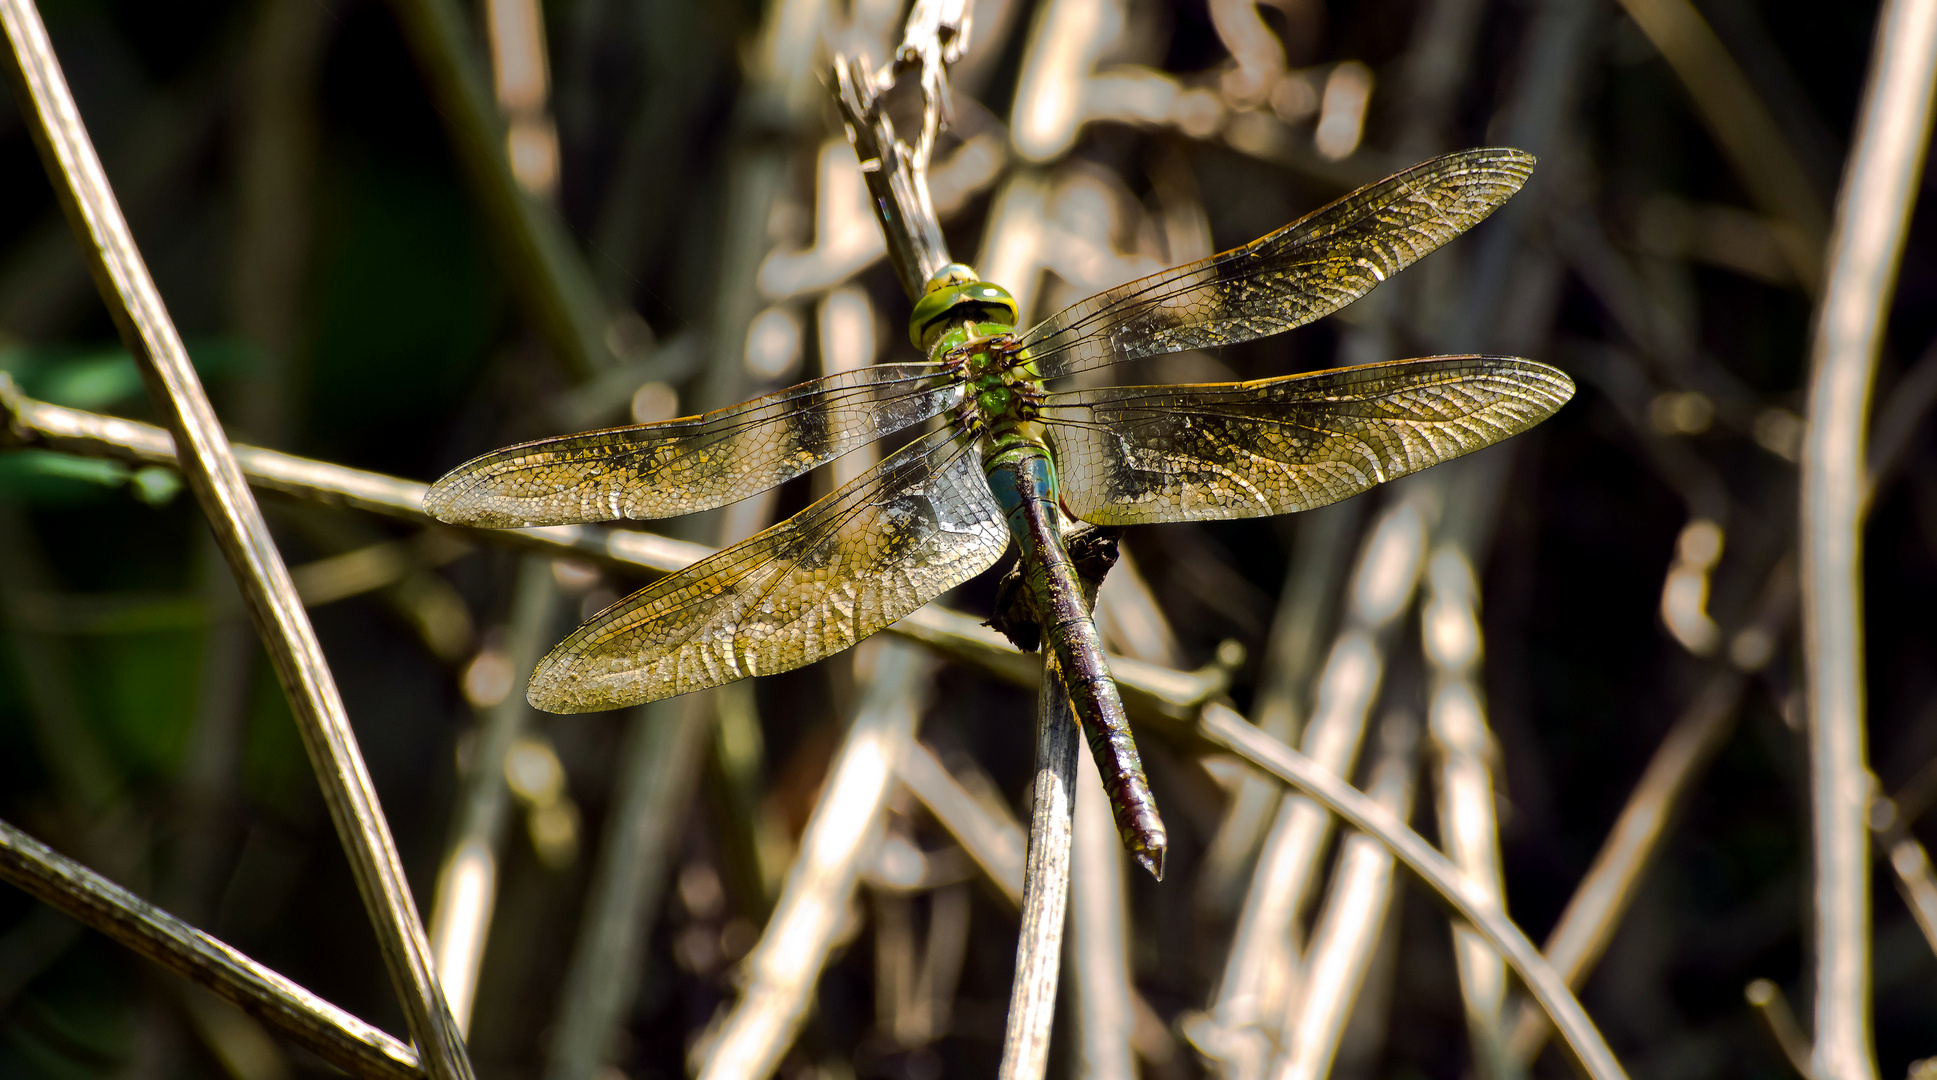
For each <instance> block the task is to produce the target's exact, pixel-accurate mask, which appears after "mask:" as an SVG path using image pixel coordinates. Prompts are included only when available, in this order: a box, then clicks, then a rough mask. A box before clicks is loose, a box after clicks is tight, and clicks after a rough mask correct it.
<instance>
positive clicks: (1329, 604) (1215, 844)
mask: <svg viewBox="0 0 1937 1080" xmlns="http://www.w3.org/2000/svg"><path fill="white" fill-rule="evenodd" d="M1363 501H1364V500H1361V499H1350V500H1347V501H1345V502H1342V503H1335V504H1333V505H1331V506H1326V507H1321V508H1320V509H1317V510H1311V511H1307V512H1305V513H1302V514H1299V515H1298V517H1297V523H1296V526H1295V528H1296V529H1297V534H1296V542H1295V543H1294V544H1293V546H1292V557H1291V559H1290V564H1291V565H1290V567H1289V568H1288V570H1287V572H1286V574H1285V587H1284V593H1283V595H1282V596H1280V597H1279V600H1278V612H1277V615H1276V616H1274V617H1273V619H1272V623H1271V636H1270V638H1269V639H1268V642H1267V644H1266V646H1265V654H1264V663H1263V664H1262V665H1261V667H1260V669H1259V672H1258V693H1257V698H1256V699H1255V702H1254V704H1253V705H1252V714H1253V718H1254V719H1255V720H1256V721H1257V724H1258V727H1259V729H1260V730H1262V731H1264V732H1265V733H1266V734H1268V735H1270V736H1271V737H1272V738H1274V739H1278V740H1280V741H1281V742H1287V743H1288V742H1291V741H1292V740H1294V739H1296V738H1297V737H1298V733H1299V731H1300V729H1301V728H1303V726H1304V723H1303V721H1304V719H1305V717H1306V715H1307V713H1308V711H1309V706H1308V701H1309V694H1308V691H1309V689H1310V683H1311V678H1312V672H1313V669H1315V668H1316V667H1317V666H1318V661H1319V659H1320V655H1321V654H1320V652H1319V650H1320V648H1321V647H1322V646H1323V644H1324V641H1325V637H1326V633H1327V631H1328V630H1329V629H1330V623H1331V620H1332V614H1333V611H1334V610H1335V607H1336V604H1337V599H1338V592H1339V590H1340V586H1341V583H1343V582H1344V581H1345V580H1346V578H1347V576H1348V571H1349V569H1350V560H1351V557H1352V549H1353V546H1354V540H1355V539H1356V538H1357V534H1358V524H1359V517H1360V511H1361V509H1362V507H1361V506H1360V504H1361V503H1362V502H1363ZM1281 801H1283V790H1282V789H1281V788H1280V787H1279V786H1278V785H1277V784H1276V783H1275V782H1273V781H1272V780H1271V779H1269V778H1268V777H1264V776H1260V775H1258V774H1256V773H1248V772H1247V773H1245V774H1244V776H1243V778H1242V779H1240V780H1239V781H1238V789H1237V791H1236V792H1235V793H1233V794H1232V796H1231V801H1230V803H1229V807H1228V809H1226V810H1225V813H1224V820H1223V822H1222V823H1220V824H1219V825H1218V829H1217V834H1216V835H1215V836H1214V837H1213V838H1212V839H1211V843H1210V846H1209V847H1208V848H1207V849H1206V850H1205V852H1204V862H1203V865H1202V866H1201V868H1200V869H1199V871H1198V875H1199V876H1198V882H1197V899H1198V903H1199V904H1201V905H1203V906H1204V907H1206V908H1208V909H1209V910H1211V911H1213V912H1216V913H1217V914H1219V915H1220V916H1228V915H1229V914H1230V912H1231V911H1232V909H1234V908H1236V907H1237V906H1238V904H1239V902H1240V901H1241V900H1242V898H1243V895H1244V889H1245V876H1246V874H1247V873H1248V872H1249V871H1250V869H1251V864H1252V862H1253V856H1254V855H1255V854H1256V853H1257V850H1258V845H1259V844H1261V843H1263V842H1264V837H1265V830H1266V829H1268V828H1269V827H1270V825H1271V820H1272V818H1273V817H1274V816H1275V815H1276V813H1277V810H1278V804H1279V803H1280V802H1281Z"/></svg>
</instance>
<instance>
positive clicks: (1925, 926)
mask: <svg viewBox="0 0 1937 1080" xmlns="http://www.w3.org/2000/svg"><path fill="white" fill-rule="evenodd" d="M1870 829H1871V830H1872V832H1874V834H1875V835H1876V846H1877V848H1878V850H1880V851H1882V852H1883V854H1884V857H1885V859H1886V860H1887V861H1888V862H1889V864H1890V870H1891V872H1892V873H1893V874H1895V875H1896V883H1897V892H1898V893H1899V894H1901V895H1902V897H1903V902H1904V906H1905V907H1908V908H1909V909H1910V917H1911V918H1912V919H1914V920H1916V923H1917V929H1919V930H1922V931H1923V933H1924V940H1925V941H1927V942H1929V943H1930V951H1931V952H1932V953H1937V875H1933V873H1932V871H1931V868H1930V852H1928V851H1925V850H1924V845H1923V843H1922V842H1921V841H1919V840H1918V839H1917V838H1916V836H1915V835H1913V834H1912V833H1911V832H1910V822H1908V821H1907V820H1905V819H1904V818H1903V816H1902V815H1901V814H1900V812H1899V811H1898V809H1897V804H1896V802H1895V801H1893V800H1891V799H1881V798H1880V799H1878V800H1876V802H1874V803H1872V804H1871V805H1870Z"/></svg>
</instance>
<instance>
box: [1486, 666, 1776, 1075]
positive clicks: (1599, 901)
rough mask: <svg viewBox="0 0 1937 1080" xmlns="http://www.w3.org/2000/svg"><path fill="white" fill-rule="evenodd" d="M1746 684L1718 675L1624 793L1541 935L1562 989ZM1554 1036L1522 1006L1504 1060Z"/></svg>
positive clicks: (1637, 875)
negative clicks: (1588, 862)
mask: <svg viewBox="0 0 1937 1080" xmlns="http://www.w3.org/2000/svg"><path fill="white" fill-rule="evenodd" d="M1747 685H1748V680H1747V679H1746V678H1745V677H1744V676H1743V675H1742V673H1740V672H1738V671H1733V670H1727V669H1723V670H1718V671H1716V672H1715V673H1714V674H1713V675H1711V676H1710V677H1709V680H1708V682H1706V683H1705V684H1703V686H1702V688H1701V690H1699V691H1698V692H1697V693H1696V695H1695V700H1694V701H1693V702H1692V703H1690V705H1689V706H1688V709H1687V710H1686V711H1685V712H1683V713H1682V715H1681V717H1680V718H1679V719H1677V720H1676V721H1675V726H1674V727H1672V728H1670V729H1669V731H1668V736H1667V738H1665V739H1663V740H1662V741H1661V745H1660V746H1659V747H1657V748H1656V749H1655V753H1654V756H1653V757H1652V758H1650V759H1648V767H1647V769H1646V770H1645V771H1644V772H1643V773H1642V774H1641V780H1640V782H1639V783H1637V784H1635V786H1634V790H1632V791H1630V792H1629V793H1628V802H1627V805H1626V806H1624V807H1622V808H1621V816H1620V817H1619V818H1617V819H1616V820H1615V823H1614V827H1613V828H1611V829H1609V830H1608V835H1607V840H1606V841H1605V842H1604V843H1603V844H1602V846H1601V850H1600V852H1599V853H1598V854H1596V855H1595V856H1594V864H1593V866H1591V867H1590V868H1589V869H1588V871H1587V876H1586V877H1584V878H1582V879H1581V883H1580V885H1579V886H1578V887H1576V888H1575V890H1574V895H1573V896H1572V898H1570V899H1569V900H1568V902H1567V908H1566V910H1565V911H1563V912H1561V916H1560V921H1559V922H1558V923H1556V924H1555V925H1554V929H1553V931H1552V932H1551V933H1549V934H1548V935H1547V943H1546V946H1545V948H1544V949H1543V950H1542V952H1544V953H1545V955H1546V957H1547V961H1548V962H1549V963H1551V964H1553V965H1554V968H1555V969H1556V970H1557V971H1559V972H1560V974H1561V977H1562V978H1563V979H1565V980H1566V981H1567V985H1569V986H1575V987H1577V986H1579V985H1580V984H1581V983H1582V982H1584V981H1585V980H1586V977H1587V973H1588V972H1590V971H1592V970H1593V968H1594V964H1595V963H1596V962H1597V961H1598V960H1599V959H1600V958H1601V953H1602V951H1603V950H1605V949H1606V948H1607V945H1608V942H1609V941H1610V940H1612V939H1613V937H1614V931H1615V930H1616V929H1617V928H1619V926H1620V924H1621V916H1622V915H1624V914H1626V912H1627V909H1628V905H1629V904H1630V903H1632V902H1633V899H1634V894H1635V891H1636V890H1637V889H1638V888H1640V885H1641V881H1642V879H1643V876H1644V875H1645V873H1646V871H1647V869H1648V867H1650V866H1651V865H1652V864H1653V856H1654V855H1656V854H1657V853H1658V852H1659V851H1660V848H1661V843H1662V840H1663V838H1664V837H1665V836H1666V835H1667V831H1668V826H1669V824H1670V823H1671V822H1672V821H1673V819H1674V812H1675V809H1676V807H1677V806H1678V805H1679V804H1680V803H1681V801H1682V800H1683V799H1685V798H1686V797H1687V795H1688V792H1689V788H1690V786H1691V785H1692V783H1693V781H1694V780H1695V779H1696V778H1698V777H1699V776H1700V775H1701V772H1702V768H1703V767H1704V766H1705V765H1706V764H1707V763H1708V761H1709V759H1710V758H1712V757H1713V756H1714V755H1715V751H1716V750H1718V749H1720V747H1721V743H1722V740H1723V738H1724V737H1725V736H1726V735H1727V734H1728V733H1729V731H1731V730H1732V729H1733V727H1734V724H1733V721H1734V719H1735V715H1736V710H1737V709H1738V707H1739V706H1740V704H1741V697H1742V690H1743V688H1744V687H1745V686H1747ZM1552 1030H1553V1029H1552V1027H1551V1026H1550V1025H1549V1024H1548V1022H1547V1017H1546V1014H1545V1013H1544V1012H1542V1011H1541V1009H1540V1008H1539V1007H1538V1006H1536V1005H1535V1004H1533V1003H1532V1002H1526V1003H1523V1004H1522V1005H1521V1007H1520V1011H1519V1013H1518V1015H1517V1016H1515V1018H1514V1022H1513V1028H1512V1031H1511V1034H1510V1035H1509V1037H1508V1040H1507V1057H1508V1059H1509V1060H1511V1061H1513V1062H1514V1063H1515V1064H1516V1065H1519V1066H1521V1067H1525V1066H1526V1065H1528V1064H1529V1063H1531V1062H1532V1061H1533V1058H1534V1056H1535V1055H1536V1054H1538V1053H1539V1052H1540V1048H1541V1047H1542V1046H1543V1045H1545V1043H1546V1041H1547V1036H1548V1034H1549V1033H1550V1032H1551V1031H1552Z"/></svg>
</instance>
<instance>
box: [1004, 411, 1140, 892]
mask: <svg viewBox="0 0 1937 1080" xmlns="http://www.w3.org/2000/svg"><path fill="white" fill-rule="evenodd" d="M986 467H987V469H988V475H989V490H990V491H992V492H994V494H995V501H996V505H997V506H999V507H1000V508H1001V509H1002V513H1003V516H1004V517H1005V518H1006V519H1007V520H1008V523H1009V532H1010V534H1011V535H1013V536H1014V537H1015V540H1016V544H1017V547H1018V548H1019V549H1020V551H1021V560H1022V562H1021V566H1022V574H1023V580H1024V582H1025V583H1026V585H1027V589H1028V592H1029V595H1030V597H1031V602H1032V603H1033V604H1034V605H1035V608H1036V615H1037V622H1038V623H1039V624H1040V625H1041V627H1042V631H1043V637H1044V638H1045V639H1046V641H1047V642H1048V644H1049V647H1050V648H1051V649H1053V650H1054V651H1055V655H1056V662H1057V664H1058V666H1059V667H1060V668H1061V669H1062V673H1063V688H1064V689H1065V690H1066V691H1067V692H1068V693H1069V698H1070V704H1071V705H1072V706H1073V707H1074V711H1075V713H1076V717H1077V720H1078V721H1080V722H1081V723H1082V725H1083V733H1084V736H1085V737H1086V738H1087V740H1088V741H1089V744H1090V753H1091V754H1092V755H1094V756H1095V758H1096V766H1097V771H1098V772H1100V773H1101V774H1102V775H1103V786H1104V787H1105V788H1106V789H1107V790H1108V791H1109V794H1110V809H1111V810H1112V812H1113V813H1114V814H1115V816H1116V826H1117V832H1118V834H1120V835H1121V836H1122V837H1123V846H1124V847H1126V848H1128V849H1130V852H1131V854H1133V855H1135V856H1136V857H1137V861H1138V862H1141V863H1142V864H1143V866H1144V868H1145V869H1147V870H1149V871H1150V872H1151V873H1152V874H1154V875H1156V877H1157V878H1158V879H1159V880H1161V879H1162V878H1163V876H1164V849H1165V847H1166V845H1167V842H1168V841H1167V838H1166V834H1165V831H1164V823H1163V819H1162V818H1161V817H1159V816H1158V814H1157V800H1156V797H1155V796H1154V795H1152V794H1151V792H1150V782H1149V780H1148V779H1146V778H1145V777H1144V773H1143V759H1142V757H1141V755H1139V754H1138V753H1137V744H1136V740H1135V739H1134V738H1132V737H1131V734H1130V721H1129V718H1128V717H1127V716H1126V715H1125V714H1124V712H1123V699H1122V698H1121V697H1120V696H1118V694H1117V689H1116V682H1115V680H1113V679H1112V678H1111V677H1110V667H1109V663H1108V662H1107V661H1106V660H1104V658H1103V642H1102V639H1101V638H1100V637H1099V636H1098V634H1097V632H1096V623H1095V622H1094V621H1092V620H1091V618H1090V612H1089V604H1088V603H1087V602H1086V601H1085V599H1084V596H1083V586H1082V582H1081V581H1080V580H1079V579H1078V578H1077V576H1076V567H1075V564H1074V563H1073V562H1071V560H1070V557H1069V551H1068V549H1067V548H1066V547H1065V545H1064V543H1063V531H1062V519H1061V517H1060V515H1059V512H1058V511H1057V509H1056V472H1055V464H1054V462H1053V461H1052V460H1051V459H1050V457H1049V454H1048V452H1047V450H1046V449H1045V448H1044V447H1043V446H1042V445H1041V444H1039V443H1029V442H1025V441H1020V440H1015V441H1011V442H1009V443H1008V444H1007V445H1005V446H1003V447H1001V448H998V449H996V450H995V451H994V452H993V453H992V454H991V456H990V457H989V458H988V459H987V460H986Z"/></svg>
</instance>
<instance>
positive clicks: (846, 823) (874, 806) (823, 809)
mask: <svg viewBox="0 0 1937 1080" xmlns="http://www.w3.org/2000/svg"><path fill="white" fill-rule="evenodd" d="M862 648H864V649H867V650H868V651H869V652H870V653H872V654H873V655H872V657H871V658H870V657H867V656H863V657H862V658H861V661H862V662H861V663H860V664H858V665H857V666H859V667H861V668H862V669H863V672H862V673H861V674H862V678H861V679H860V681H861V683H862V684H863V685H864V686H866V687H867V690H866V692H865V693H864V695H863V696H862V698H861V704H860V707H859V709H858V710H857V711H856V714H855V717H854V722H853V723H852V724H851V725H850V726H849V728H848V732H847V738H846V740H845V741H844V742H843V743H842V745H841V749H840V751H839V753H838V754H836V756H835V758H834V764H833V766H832V767H831V768H830V769H829V771H828V775H827V780H826V782H825V785H824V786H823V788H822V794H821V797H820V800H819V801H818V802H816V803H815V804H814V812H813V816H812V817H810V818H809V819H808V821H807V831H806V832H805V833H804V834H803V835H802V836H801V841H800V854H799V857H798V858H796V859H795V860H794V865H793V866H792V868H790V869H789V870H788V872H787V883H786V885H785V886H784V887H783V888H782V890H781V894H780V902H779V903H778V904H777V905H776V906H775V908H774V913H773V918H772V919H771V920H770V921H769V922H768V923H767V929H766V932H765V933H763V934H762V935H761V937H760V943H759V944H758V945H757V946H755V948H754V950H753V952H752V954H751V955H749V956H748V957H747V961H746V972H747V985H746V989H745V990H744V991H743V992H742V993H741V995H740V1000H739V1001H738V1002H737V1003H736V1004H735V1005H734V1007H733V1009H732V1011H731V1012H729V1013H728V1014H727V1015H726V1017H725V1019H724V1021H723V1022H722V1023H721V1025H720V1027H719V1029H718V1031H717V1033H715V1034H713V1035H712V1037H711V1039H710V1046H708V1047H707V1048H706V1050H705V1065H704V1066H703V1067H702V1068H701V1070H700V1077H701V1080H762V1078H764V1077H766V1076H768V1075H770V1074H772V1072H773V1070H774V1068H775V1067H776V1066H778V1065H779V1064H780V1057H781V1055H782V1054H784V1053H785V1052H786V1050H787V1047H788V1046H790V1045H792V1043H793V1040H794V1035H795V1033H796V1032H797V1031H798V1030H799V1027H800V1022H801V1020H802V1019H803V1018H805V1016H806V1015H807V1007H808V1005H809V1003H810V1002H812V1000H813V997H814V986H815V983H816V982H817V981H818V979H819V977H820V973H821V968H822V966H823V965H824V964H825V963H826V962H827V956H828V953H829V951H830V950H831V949H832V948H833V945H834V938H835V934H836V933H837V931H838V930H839V929H840V924H841V920H842V918H843V917H844V915H845V914H846V912H847V909H848V905H849V903H850V901H851V899H852V896H853V893H854V885H855V881H856V879H857V878H858V876H859V874H860V870H861V865H862V863H863V862H864V861H865V859H866V858H867V856H868V855H869V854H870V853H871V852H872V850H873V848H874V845H875V843H876V842H877V841H878V840H879V837H880V834H881V813H882V810H883V808H884V807H885V806H886V804H887V797H888V792H889V789H890V788H891V786H892V781H893V779H894V775H895V765H896V762H897V761H898V760H899V759H900V756H901V753H902V750H903V748H904V747H906V746H907V744H908V743H909V742H910V741H912V740H913V738H914V729H915V720H916V719H917V717H918V716H919V714H920V711H921V696H922V692H923V688H924V686H925V684H926V681H927V677H928V664H927V661H926V657H924V656H923V655H922V654H921V653H920V652H917V651H915V650H913V649H910V648H908V647H907V646H906V645H903V644H901V643H899V642H894V641H876V642H871V643H867V644H864V645H863V646H862ZM870 661H871V662H870ZM869 668H871V669H872V670H867V669H869Z"/></svg>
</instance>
